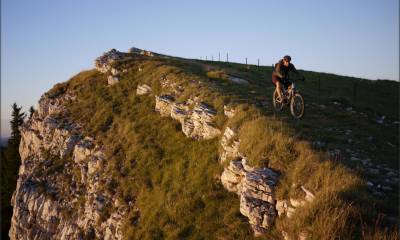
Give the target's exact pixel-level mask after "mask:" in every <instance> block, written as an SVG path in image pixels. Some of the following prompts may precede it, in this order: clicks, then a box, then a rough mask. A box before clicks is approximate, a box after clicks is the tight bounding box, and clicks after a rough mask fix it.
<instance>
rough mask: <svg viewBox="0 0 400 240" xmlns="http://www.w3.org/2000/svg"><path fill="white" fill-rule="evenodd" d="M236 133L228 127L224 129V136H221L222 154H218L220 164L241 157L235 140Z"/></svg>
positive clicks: (237, 141)
mask: <svg viewBox="0 0 400 240" xmlns="http://www.w3.org/2000/svg"><path fill="white" fill-rule="evenodd" d="M235 136H236V132H235V131H234V130H233V129H231V128H230V127H226V128H225V131H224V135H222V139H221V146H222V150H223V151H222V153H221V154H220V161H221V163H224V162H226V161H227V160H232V159H235V158H238V157H243V156H242V155H241V154H240V152H239V144H240V141H239V140H235Z"/></svg>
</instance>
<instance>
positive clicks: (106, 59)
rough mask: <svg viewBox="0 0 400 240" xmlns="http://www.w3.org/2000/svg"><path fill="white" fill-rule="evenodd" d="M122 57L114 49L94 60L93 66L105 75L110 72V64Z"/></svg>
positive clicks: (121, 54)
mask: <svg viewBox="0 0 400 240" xmlns="http://www.w3.org/2000/svg"><path fill="white" fill-rule="evenodd" d="M123 56H124V54H123V53H121V52H118V51H117V50H116V49H111V50H110V51H108V52H105V53H103V55H101V56H100V57H98V58H96V60H95V62H94V64H95V67H96V69H97V70H98V71H100V72H102V73H106V72H108V71H110V70H111V68H112V63H114V62H115V61H116V60H119V59H121V58H122V57H123Z"/></svg>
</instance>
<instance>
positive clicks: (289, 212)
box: [276, 186, 315, 218]
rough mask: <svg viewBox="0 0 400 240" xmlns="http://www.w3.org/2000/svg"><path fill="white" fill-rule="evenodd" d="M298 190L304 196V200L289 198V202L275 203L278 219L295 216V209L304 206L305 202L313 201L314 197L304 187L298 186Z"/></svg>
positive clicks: (279, 201) (278, 201)
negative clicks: (301, 191)
mask: <svg viewBox="0 0 400 240" xmlns="http://www.w3.org/2000/svg"><path fill="white" fill-rule="evenodd" d="M300 188H301V190H303V192H304V193H305V195H306V196H305V197H304V198H297V199H294V198H290V199H289V200H285V199H283V200H277V201H276V210H277V211H278V215H279V217H281V216H285V215H286V216H287V217H288V218H291V217H292V216H293V215H294V214H295V212H296V209H298V208H300V207H302V206H304V205H306V204H307V202H309V203H311V202H313V201H314V199H315V195H314V194H313V193H312V192H311V191H309V190H307V189H306V188H305V187H304V186H300Z"/></svg>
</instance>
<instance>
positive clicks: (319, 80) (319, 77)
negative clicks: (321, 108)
mask: <svg viewBox="0 0 400 240" xmlns="http://www.w3.org/2000/svg"><path fill="white" fill-rule="evenodd" d="M318 103H319V104H321V75H318Z"/></svg>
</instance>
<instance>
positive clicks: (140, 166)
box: [50, 57, 398, 239]
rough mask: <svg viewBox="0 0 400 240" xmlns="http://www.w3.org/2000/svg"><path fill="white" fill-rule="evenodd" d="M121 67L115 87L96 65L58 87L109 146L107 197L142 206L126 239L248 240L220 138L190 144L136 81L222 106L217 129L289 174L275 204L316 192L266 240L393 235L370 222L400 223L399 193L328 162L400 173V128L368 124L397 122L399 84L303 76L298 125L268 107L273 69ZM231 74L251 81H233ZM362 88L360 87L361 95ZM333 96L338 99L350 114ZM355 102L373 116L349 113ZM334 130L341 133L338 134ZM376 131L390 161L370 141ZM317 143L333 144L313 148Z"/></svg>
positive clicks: (252, 156) (179, 63) (188, 64)
mask: <svg viewBox="0 0 400 240" xmlns="http://www.w3.org/2000/svg"><path fill="white" fill-rule="evenodd" d="M116 64H117V65H118V66H123V67H125V68H129V69H130V70H129V71H128V72H127V74H126V75H125V76H124V77H123V78H122V79H121V81H120V82H119V83H118V84H117V85H115V86H112V87H109V86H107V80H106V76H104V75H103V74H100V73H98V72H97V71H95V70H92V71H87V72H83V73H81V74H78V75H77V76H75V77H73V78H72V79H71V80H70V81H68V82H66V83H63V84H59V85H56V86H55V87H54V88H53V89H52V90H51V91H50V92H51V93H53V94H54V95H57V94H60V93H62V92H64V91H72V92H74V94H75V95H76V96H77V100H76V102H74V103H73V104H71V105H70V106H68V109H69V112H70V117H71V118H72V119H73V120H74V121H76V122H79V123H81V124H82V125H83V129H84V131H85V135H89V136H95V139H96V141H97V142H98V144H102V145H104V146H106V149H107V152H106V155H107V162H108V169H107V172H108V175H109V176H110V177H111V178H112V180H113V181H111V182H112V183H113V184H112V186H111V185H110V186H105V190H106V191H116V193H117V195H118V196H119V197H120V199H121V200H122V201H124V202H125V203H127V204H128V202H130V201H133V202H134V205H135V206H137V207H138V208H139V209H140V210H139V211H138V210H137V209H135V208H131V211H130V212H129V218H128V219H127V221H126V223H125V227H124V231H125V236H126V238H127V239H210V238H211V239H251V238H252V232H251V230H250V226H249V224H248V223H247V219H246V218H244V217H243V216H241V214H240V213H239V200H238V198H237V196H236V195H234V194H231V193H228V192H227V191H226V190H224V189H223V187H222V185H221V184H220V182H219V179H218V178H219V176H220V175H221V172H222V170H223V167H222V166H221V165H220V163H219V162H218V150H219V147H220V146H219V139H215V140H209V141H193V140H191V139H188V138H186V137H185V136H184V135H183V133H182V132H181V130H180V125H179V124H178V122H176V121H173V120H172V119H170V118H162V117H160V115H159V114H158V113H156V112H155V111H154V96H136V87H137V85H138V84H143V83H146V84H148V85H150V86H151V87H152V89H153V93H154V94H158V95H159V94H166V93H169V92H170V91H171V90H172V89H162V88H161V86H160V79H161V78H162V77H166V78H167V79H168V81H170V82H173V83H174V84H176V85H181V86H182V87H183V88H184V89H185V90H184V91H183V92H182V93H181V94H180V96H179V97H178V99H177V101H185V100H187V98H189V97H194V96H197V97H199V98H200V99H201V100H202V101H204V102H206V103H209V104H211V105H212V106H214V108H215V109H216V110H217V111H218V115H217V120H216V125H217V126H218V128H220V129H223V128H224V127H225V126H230V127H233V128H235V129H238V130H239V137H240V140H241V145H240V149H241V151H242V152H243V153H245V154H246V155H247V156H248V158H249V160H250V163H251V164H252V165H254V166H268V167H271V168H273V169H275V170H277V171H279V172H280V173H281V179H280V183H279V186H278V188H277V196H278V198H288V197H293V196H296V195H297V194H298V193H299V190H298V187H299V185H304V186H306V187H307V188H308V189H310V190H312V191H313V192H314V193H316V195H317V198H318V201H316V202H314V203H313V204H312V205H310V206H309V207H307V208H304V209H302V210H301V211H299V213H298V214H297V215H296V217H295V218H293V219H279V220H278V221H277V223H276V226H275V227H274V228H273V229H272V230H271V232H270V233H269V234H268V235H267V236H266V237H265V238H278V236H280V231H281V230H282V229H284V230H285V231H288V232H289V233H290V234H293V235H296V234H298V233H299V232H300V231H301V230H304V229H306V230H308V231H309V232H310V233H311V234H312V236H313V237H314V238H315V239H323V238H326V239H328V238H331V237H333V236H339V237H340V238H342V239H348V238H358V237H361V236H363V237H364V238H368V237H371V236H375V235H376V236H381V237H384V236H389V237H390V234H395V233H393V231H391V232H390V231H389V232H387V231H386V230H385V228H384V226H389V225H387V223H386V222H384V221H382V222H380V223H379V224H377V226H376V227H375V228H368V227H365V224H371V223H372V224H373V223H375V218H376V217H377V216H378V213H379V212H381V213H385V214H388V213H389V214H392V215H395V216H398V213H397V210H398V209H395V210H396V211H395V212H394V210H393V208H388V207H387V206H388V205H389V206H395V204H393V203H395V202H396V201H398V196H397V195H396V193H398V187H397V188H395V189H394V191H393V194H392V195H390V194H389V195H387V198H385V199H382V200H380V199H378V198H376V197H373V196H372V195H371V194H370V193H369V192H368V190H367V189H366V187H365V184H364V183H365V180H366V178H367V175H366V174H365V172H363V171H359V170H357V169H358V168H357V167H356V166H354V164H353V165H352V163H351V162H349V161H343V162H335V161H331V160H330V158H329V156H328V155H327V153H326V152H327V151H328V150H331V149H334V148H342V149H346V148H350V147H351V148H356V149H358V150H360V151H361V152H362V154H365V155H366V156H374V159H373V161H374V162H377V163H380V162H385V163H387V164H389V165H390V166H392V167H396V166H398V165H397V159H396V156H397V153H398V152H397V149H396V148H394V149H393V148H392V147H390V146H389V145H388V144H387V143H386V142H387V141H390V142H391V143H392V144H394V145H395V146H397V148H398V140H397V138H396V137H397V134H396V132H395V131H393V130H394V129H395V127H396V126H393V125H390V124H388V125H379V124H376V123H375V122H374V120H372V119H373V118H374V117H375V116H378V115H385V116H387V117H388V119H389V121H394V120H395V119H396V116H398V92H396V88H395V87H394V86H397V89H398V83H393V82H386V81H379V82H374V83H371V82H369V81H366V80H359V79H353V78H348V77H341V76H336V75H331V74H319V73H314V72H304V75H305V76H306V77H307V80H306V82H305V83H299V84H298V87H299V89H300V91H301V92H302V93H303V95H304V96H305V99H306V103H307V104H308V105H307V112H306V116H305V118H304V119H303V120H301V121H294V120H293V119H292V118H291V117H290V116H289V114H288V111H287V109H286V112H285V111H284V112H283V113H280V114H278V115H276V114H274V113H273V111H272V109H271V103H270V99H271V97H270V96H271V95H272V92H273V86H272V84H271V83H270V74H271V68H270V67H259V68H258V67H256V66H250V67H248V68H247V67H245V66H243V65H240V64H232V63H217V62H204V61H195V60H185V59H174V58H162V57H154V58H145V57H136V58H135V59H134V60H132V61H126V62H117V63H116ZM139 66H140V67H141V68H142V71H140V72H139V71H137V69H138V67H139ZM226 74H232V75H235V76H238V77H241V78H244V79H246V80H248V81H249V82H250V84H249V85H237V84H235V83H231V82H229V81H227V80H226V78H225V77H224V76H225V75H226ZM318 77H321V88H320V89H321V90H319V88H318ZM355 81H357V82H358V85H357V86H358V87H359V89H358V90H357V95H356V98H353V92H352V88H351V87H352V86H353V85H352V84H353V82H355ZM197 83H199V84H197ZM376 89H379V90H376ZM375 90H376V91H375ZM363 91H365V92H363ZM388 96H389V97H388ZM333 101H340V102H341V103H342V104H343V105H344V107H343V105H342V106H341V107H338V106H336V105H334V104H333V103H332V102H333ZM260 103H263V104H264V105H263V106H264V107H260V106H261V105H260ZM388 103H391V104H388ZM224 104H236V105H238V108H237V111H236V115H235V117H234V118H232V119H227V118H226V117H225V116H224V115H223V106H224ZM265 104H267V106H265ZM320 105H325V106H326V107H325V108H321V107H320ZM349 106H351V107H353V109H356V110H357V111H358V112H365V113H366V114H367V117H364V116H359V115H357V114H353V113H350V112H348V111H346V110H345V108H346V107H349ZM329 128H335V129H336V130H335V131H334V133H332V132H331V131H329V130H328V129H329ZM349 128H351V129H352V134H353V135H354V136H353V137H352V138H353V139H354V141H355V142H354V143H353V144H352V145H351V146H349V143H348V142H347V139H348V136H346V135H345V134H344V132H345V131H346V130H348V129H349ZM337 129H339V130H337ZM370 135H371V136H373V137H374V138H376V141H375V143H374V146H375V147H376V148H377V149H379V150H380V151H382V152H381V153H383V154H384V155H381V154H380V152H378V151H377V149H373V148H372V146H370V145H368V144H371V143H369V142H367V140H366V139H367V138H368V137H369V136H370ZM314 141H322V142H325V143H326V144H325V145H324V146H323V147H316V146H314V145H313V144H312V142H314ZM360 154H361V153H360ZM383 156H384V157H383ZM293 184H295V186H297V187H292V186H293ZM332 216H338V217H337V218H334V217H332ZM349 224H350V225H351V224H352V225H354V228H349V227H348V226H349ZM326 226H329V228H326ZM324 227H325V228H324ZM385 231H386V232H385ZM391 236H393V235H391Z"/></svg>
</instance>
